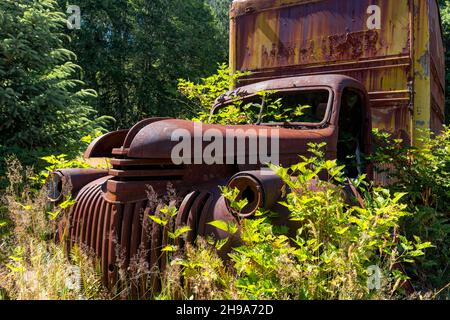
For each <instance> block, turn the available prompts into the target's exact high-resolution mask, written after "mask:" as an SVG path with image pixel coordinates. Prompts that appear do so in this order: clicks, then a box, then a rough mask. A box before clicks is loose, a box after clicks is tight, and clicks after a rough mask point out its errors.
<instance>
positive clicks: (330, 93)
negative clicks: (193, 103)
mask: <svg viewBox="0 0 450 320" xmlns="http://www.w3.org/2000/svg"><path fill="white" fill-rule="evenodd" d="M262 91H276V94H280V93H281V94H283V93H290V92H299V93H300V92H302V91H327V92H328V104H327V110H326V112H325V117H324V119H323V120H322V121H321V122H320V123H315V122H270V123H260V124H251V125H259V126H288V127H300V128H301V127H308V128H309V127H310V128H326V127H328V126H329V125H330V119H331V114H332V109H333V108H332V107H333V101H334V91H333V89H332V88H331V87H328V86H311V87H301V88H284V89H274V90H270V89H268V90H262ZM259 92H261V91H259ZM259 92H253V93H250V94H246V95H244V96H242V95H241V96H239V95H238V96H237V97H236V98H232V99H229V100H228V101H226V102H223V103H218V104H216V105H215V106H213V108H212V109H211V113H210V120H211V119H212V116H213V115H215V114H216V113H217V111H219V110H220V109H222V108H225V107H227V106H230V105H232V104H233V103H235V102H241V101H245V100H247V99H252V98H255V97H258V96H259V94H258V93H259ZM261 108H262V106H261Z"/></svg>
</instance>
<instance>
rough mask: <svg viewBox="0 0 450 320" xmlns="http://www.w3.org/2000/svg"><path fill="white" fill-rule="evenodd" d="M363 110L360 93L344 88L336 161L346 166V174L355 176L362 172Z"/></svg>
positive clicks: (351, 176)
mask: <svg viewBox="0 0 450 320" xmlns="http://www.w3.org/2000/svg"><path fill="white" fill-rule="evenodd" d="M363 112H364V105H363V99H362V96H361V94H360V93H358V92H356V91H354V90H351V89H346V90H344V92H343V95H342V101H341V108H340V115H339V138H338V146H337V154H338V161H339V163H340V164H341V165H345V166H346V169H345V170H346V174H347V176H348V177H350V178H356V177H357V176H358V175H359V174H362V173H363V171H364V170H363V159H362V148H363V135H362V132H363V131H362V129H363V125H364V123H363Z"/></svg>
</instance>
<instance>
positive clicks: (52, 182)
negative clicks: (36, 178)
mask: <svg viewBox="0 0 450 320" xmlns="http://www.w3.org/2000/svg"><path fill="white" fill-rule="evenodd" d="M62 185H63V181H62V175H61V174H60V173H59V172H52V173H50V175H49V176H48V178H47V181H46V183H45V192H46V194H47V197H48V199H49V200H50V201H53V202H56V201H58V200H59V199H61V196H62V187H63V186H62Z"/></svg>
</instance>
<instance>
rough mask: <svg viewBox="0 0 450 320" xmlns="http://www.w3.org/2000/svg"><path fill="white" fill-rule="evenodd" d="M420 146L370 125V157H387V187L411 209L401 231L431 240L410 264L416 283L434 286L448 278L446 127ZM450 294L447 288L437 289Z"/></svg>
mask: <svg viewBox="0 0 450 320" xmlns="http://www.w3.org/2000/svg"><path fill="white" fill-rule="evenodd" d="M424 136H425V138H423V139H422V140H421V146H420V147H408V146H404V144H403V142H402V141H401V140H396V139H393V138H392V137H391V136H390V135H389V134H387V133H382V132H379V131H375V137H376V142H377V143H376V145H377V149H376V152H375V154H374V155H373V157H372V158H373V160H374V161H375V162H379V163H391V164H392V167H391V168H390V169H389V171H388V172H387V174H388V176H389V177H390V181H391V183H390V185H389V189H390V190H392V191H393V192H404V193H406V196H405V197H404V198H403V199H402V203H404V204H405V205H407V206H408V210H409V211H410V212H411V213H412V215H410V216H409V217H408V218H407V219H405V220H404V221H403V223H402V229H403V233H404V234H405V235H406V236H407V237H408V238H412V236H413V235H418V236H420V237H421V238H422V239H424V240H426V241H431V242H432V243H433V244H434V248H432V249H430V250H428V251H427V253H426V254H425V255H424V256H423V257H421V258H420V259H418V261H417V263H416V264H415V265H413V266H411V267H410V268H409V270H408V271H409V273H410V275H411V276H412V277H413V278H414V279H415V280H416V283H417V285H418V289H423V290H431V289H434V290H439V289H441V288H443V287H445V286H446V285H448V284H449V282H450V265H449V261H450V128H446V129H445V130H444V131H443V132H442V133H441V134H440V135H438V136H435V135H432V134H430V135H428V134H427V135H424ZM442 294H443V295H445V294H447V296H448V295H449V294H450V290H448V289H447V290H446V291H444V292H442Z"/></svg>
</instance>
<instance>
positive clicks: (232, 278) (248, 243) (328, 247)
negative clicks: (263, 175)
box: [165, 146, 431, 299]
mask: <svg viewBox="0 0 450 320" xmlns="http://www.w3.org/2000/svg"><path fill="white" fill-rule="evenodd" d="M311 147H312V149H311V150H310V151H311V152H313V153H314V154H315V155H316V156H314V157H312V158H303V159H302V160H303V161H302V162H301V163H299V164H297V165H295V166H292V167H290V168H282V167H276V166H274V167H272V169H273V170H274V171H275V172H276V173H277V174H278V175H279V176H280V177H281V178H282V179H283V181H284V182H285V183H286V185H287V186H288V190H289V191H288V193H287V196H286V201H285V202H283V203H282V204H283V205H284V206H285V207H287V209H289V211H290V212H291V219H292V220H293V221H295V222H296V223H298V224H300V225H301V226H300V228H299V229H298V231H297V233H296V237H294V238H292V237H289V236H288V229H287V228H286V227H276V226H274V224H273V223H272V221H273V217H274V216H275V215H276V214H274V213H270V212H264V211H260V212H259V213H258V214H257V216H256V217H255V218H254V219H242V220H240V222H239V224H240V235H241V239H242V246H240V247H238V248H234V249H233V251H232V252H231V253H230V254H229V259H230V261H229V262H228V263H227V262H225V261H222V260H220V259H218V257H217V254H216V253H215V250H216V249H217V247H218V246H219V247H222V246H223V245H224V243H223V242H221V243H215V242H211V241H209V243H210V245H209V246H208V245H206V243H207V242H208V241H204V240H199V244H200V245H199V246H198V248H193V247H188V249H187V251H186V255H185V256H184V257H183V256H181V257H180V256H178V257H176V258H175V259H173V261H172V266H177V268H176V270H177V272H178V274H179V275H180V276H181V277H182V278H183V279H184V282H183V283H184V286H182V294H180V293H177V296H182V297H186V298H189V297H193V298H205V297H207V298H222V299H228V298H237V299H384V298H393V297H404V296H405V295H404V294H405V293H404V292H403V290H402V284H403V283H404V281H405V280H407V276H406V275H405V274H404V273H402V272H401V271H400V268H399V266H400V264H410V263H414V261H415V259H416V258H417V257H420V256H422V255H423V254H424V250H425V249H427V248H429V247H430V246H431V243H429V242H422V241H421V240H420V239H419V238H418V237H414V240H413V241H409V240H408V239H407V238H406V237H405V236H404V235H403V234H401V233H398V232H397V233H396V232H395V231H396V230H398V229H399V227H400V223H401V220H402V219H404V218H405V217H407V216H409V215H410V214H409V213H407V212H406V205H404V204H401V203H400V201H401V199H402V198H403V197H404V196H405V194H403V193H396V194H393V193H391V192H390V191H389V190H386V189H382V188H373V189H371V188H370V187H368V186H365V187H364V189H365V190H367V189H370V192H368V191H365V200H364V205H365V206H364V208H361V207H354V206H351V205H348V204H347V202H346V199H345V197H344V196H343V187H342V186H341V185H340V182H342V181H343V167H339V166H338V165H337V163H336V161H326V160H324V154H323V152H322V151H321V149H318V148H317V146H311ZM323 171H325V172H327V173H328V177H329V179H328V180H327V181H321V180H320V179H319V173H321V172H323ZM362 178H363V177H362ZM362 178H361V179H360V180H358V181H354V183H355V184H356V185H358V186H360V185H363V184H364V183H363V179H362ZM311 181H316V183H315V185H316V188H311ZM361 190H362V189H361ZM224 195H225V196H226V197H227V198H228V199H231V200H232V199H233V198H234V197H235V196H236V195H237V192H234V191H233V190H227V189H224ZM234 206H235V207H236V208H242V207H244V206H245V203H241V202H235V203H234ZM213 224H214V226H216V227H218V228H220V229H222V230H224V231H227V232H228V233H230V234H233V233H236V232H237V226H233V225H231V226H229V225H226V223H224V222H220V221H215V222H213ZM208 247H209V248H208ZM180 265H181V266H183V268H182V269H181V270H180V269H179V268H178V267H179V266H180ZM378 268H379V269H378ZM373 270H380V271H381V279H380V285H381V287H380V288H379V290H371V288H370V287H369V286H368V281H369V282H370V280H371V279H372V278H371V276H373V275H372V274H371V272H373ZM169 273H170V272H169ZM172 276H173V274H172ZM169 280H170V279H169ZM175 282H176V281H175ZM175 282H174V281H172V283H175ZM178 283H179V282H178ZM165 297H172V296H171V295H170V293H167V292H166V294H165Z"/></svg>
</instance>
